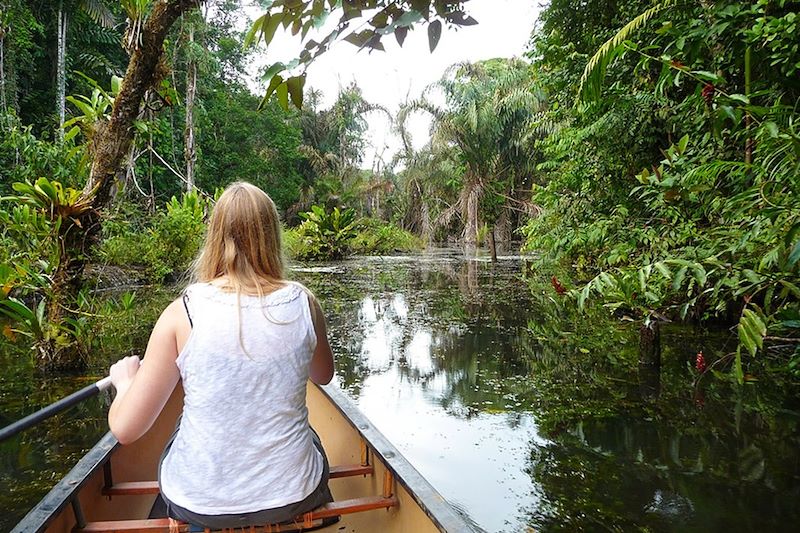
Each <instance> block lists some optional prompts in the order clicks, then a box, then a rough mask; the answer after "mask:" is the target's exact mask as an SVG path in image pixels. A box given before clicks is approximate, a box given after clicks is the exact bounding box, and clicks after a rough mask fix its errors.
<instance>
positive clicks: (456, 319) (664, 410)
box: [305, 253, 800, 531]
mask: <svg viewBox="0 0 800 533" xmlns="http://www.w3.org/2000/svg"><path fill="white" fill-rule="evenodd" d="M342 269H343V270H342V272H340V273H339V274H338V275H337V276H336V277H335V279H334V278H332V277H325V276H321V277H313V276H312V277H308V278H305V281H306V282H307V283H308V284H309V285H310V286H311V287H312V288H313V289H315V290H317V287H320V288H322V290H327V291H329V293H332V292H337V291H344V292H346V293H347V296H346V300H337V299H336V298H334V299H333V300H332V301H331V300H326V307H327V308H328V311H329V315H330V322H331V330H332V333H333V336H334V337H335V338H336V342H337V346H338V347H340V348H341V349H342V350H341V351H339V352H337V357H338V360H337V365H338V366H337V375H338V378H337V379H338V380H339V383H340V385H341V386H342V387H343V388H345V389H346V390H347V391H348V392H349V393H350V394H351V395H352V396H353V397H354V398H356V399H357V400H359V402H360V405H361V406H362V408H363V409H364V410H365V411H367V412H368V415H370V416H372V418H373V420H374V421H375V423H376V425H378V426H379V428H380V429H382V430H383V431H384V432H386V433H389V434H390V435H389V436H390V438H392V440H395V441H399V443H398V444H399V445H400V447H401V449H402V450H403V451H404V453H407V454H408V455H410V456H411V458H412V460H414V461H415V464H417V465H418V467H419V468H420V469H421V470H422V471H423V474H425V475H427V476H428V477H430V478H431V481H433V482H434V485H435V486H437V487H438V488H439V489H440V490H441V491H442V492H443V493H444V495H445V497H448V498H449V499H453V500H456V501H457V503H461V504H462V505H463V506H464V507H465V508H467V509H469V510H470V511H469V512H470V513H471V514H472V516H473V517H474V518H475V519H476V520H477V522H478V523H480V524H481V525H482V526H483V527H485V528H487V529H489V530H501V529H503V530H509V531H515V530H519V528H522V527H524V526H523V525H524V524H527V525H530V526H533V527H535V528H536V529H537V530H538V529H541V530H570V531H576V530H586V531H593V530H607V529H610V530H631V529H639V528H651V529H653V530H672V531H682V530H696V531H707V530H714V529H720V528H722V527H725V528H730V529H733V530H738V529H742V528H750V529H753V528H755V529H760V528H761V527H763V526H764V524H770V527H771V528H772V529H776V530H782V529H783V530H786V529H791V528H792V526H791V524H796V523H797V519H798V509H797V508H796V506H795V505H794V503H793V502H795V501H798V497H799V496H800V492H798V491H799V490H800V464H798V460H799V455H800V454H798V444H800V440H798V418H797V415H796V411H797V406H794V407H792V406H790V405H788V404H787V402H788V403H791V402H792V398H797V394H796V393H795V394H792V389H791V387H790V386H789V385H787V384H781V383H773V386H771V387H761V386H759V385H758V384H752V385H751V386H750V387H749V388H747V389H746V390H745V391H743V392H742V393H740V394H739V395H738V396H737V393H736V390H735V388H734V387H732V386H731V384H729V383H728V382H726V381H720V380H713V379H706V380H705V381H704V383H703V388H700V389H699V390H698V391H695V390H694V389H693V386H692V383H693V378H694V374H693V373H692V370H691V369H690V366H691V365H690V364H688V363H690V362H691V361H693V359H694V357H695V355H696V353H697V351H698V350H699V349H704V350H706V353H713V352H714V351H715V349H716V350H720V349H722V348H724V346H722V344H723V343H724V338H720V337H719V335H715V334H706V333H704V332H702V331H694V330H690V329H688V328H679V327H675V326H673V327H671V328H665V330H664V332H663V335H664V340H663V343H664V358H663V359H664V364H663V366H662V368H661V369H660V370H659V369H653V368H643V367H640V366H639V364H638V353H637V344H636V340H637V336H636V332H635V331H632V330H631V328H630V327H627V326H626V325H624V324H620V323H619V322H618V321H616V320H609V319H608V316H607V313H606V312H605V310H603V309H599V310H593V311H590V313H589V314H588V315H581V314H578V313H577V312H576V311H575V310H574V307H573V306H571V305H569V304H568V303H566V302H565V301H564V299H561V298H559V297H558V296H557V295H556V294H555V292H554V291H553V289H552V287H551V286H550V285H549V283H546V284H544V283H540V284H537V283H531V284H530V285H529V284H527V283H525V282H523V281H522V280H521V279H520V278H521V275H520V271H521V261H519V260H517V261H505V262H504V261H501V262H500V263H499V264H498V265H491V264H489V263H488V261H486V260H485V259H483V258H480V257H477V258H476V257H474V256H470V257H463V256H459V255H457V254H456V253H444V254H438V255H437V254H434V255H432V256H421V257H410V258H405V259H399V260H396V261H394V262H388V261H380V262H378V261H374V262H369V261H363V260H357V261H354V262H351V263H349V264H347V263H345V264H343V266H342ZM331 284H333V285H336V286H337V287H339V288H336V289H331V288H330V285H331ZM342 287H346V289H344V288H342ZM331 307H333V312H331ZM376 401H379V402H380V403H381V405H380V408H373V407H371V406H370V404H371V403H373V402H376ZM795 403H796V400H795ZM397 404H400V405H397ZM403 404H405V405H403ZM415 409H416V411H414V410H415ZM781 409H783V411H781ZM407 411H414V412H413V413H409V412H407ZM781 412H783V414H781ZM792 413H794V414H792ZM420 418H423V419H428V422H427V425H426V422H425V421H424V420H422V421H420V420H419V419H420ZM381 419H384V420H389V421H391V422H385V421H384V422H381ZM489 420H492V421H494V422H492V423H489V422H487V421H489ZM382 424H383V425H382ZM397 426H402V427H400V428H399V429H398V428H397ZM441 428H446V430H445V429H441ZM487 428H488V429H487ZM444 431H449V432H450V433H449V434H445V433H444ZM485 431H490V432H492V434H491V435H489V436H488V437H487V436H485V435H478V434H477V433H479V432H485ZM410 433H413V437H410V436H409V434H410ZM425 433H430V435H425ZM454 433H455V434H454ZM487 438H488V439H495V440H496V441H497V442H499V443H502V442H503V441H506V442H509V443H510V442H516V441H517V440H522V439H526V442H527V445H526V446H527V449H528V452H527V454H525V455H526V456H525V458H524V459H520V460H519V461H516V460H515V459H513V457H511V458H510V457H509V456H506V455H505V454H508V451H506V450H503V449H501V447H500V446H501V445H499V444H495V445H494V447H489V446H487V445H486V444H485V439H487ZM426 446H433V447H435V448H437V450H436V451H435V452H431V451H429V450H428V451H423V450H420V448H423V447H426ZM471 446H475V447H476V448H478V449H480V450H481V451H482V453H483V454H484V455H480V454H472V455H470V454H469V450H468V448H470V447H471ZM465 450H466V451H465ZM487 453H488V454H490V455H491V454H497V455H503V457H502V458H501V459H499V460H500V461H505V462H503V463H502V464H499V465H493V464H492V461H493V460H496V459H497V458H496V457H494V458H493V457H486V456H485V454H487ZM511 455H513V454H511ZM434 456H435V458H438V459H439V460H440V461H441V462H442V465H440V466H437V467H433V466H429V465H427V464H426V462H435V458H434ZM467 457H469V461H472V463H469V462H468V461H467ZM478 462H484V463H486V464H485V465H484V467H486V468H487V469H488V468H492V467H500V468H503V469H508V470H509V471H513V470H514V469H516V468H519V469H523V470H524V471H525V472H527V474H526V475H527V476H528V477H529V479H530V481H529V484H528V485H527V488H524V487H523V485H522V484H521V483H520V482H519V480H514V479H512V478H513V473H514V472H509V473H508V475H507V476H506V478H502V476H501V479H499V481H498V483H501V484H503V483H505V482H506V481H508V484H507V485H505V490H506V491H507V493H508V494H507V496H505V497H503V496H496V495H492V494H488V492H487V491H489V490H490V489H489V484H490V483H491V481H489V480H487V481H480V480H476V478H470V477H469V472H466V471H467V470H470V469H480V468H481V467H480V466H479V465H477V463H478ZM448 465H449V466H448ZM461 465H464V466H463V467H462V466H461ZM487 465H488V466H487ZM448 468H449V471H447V470H448ZM442 470H445V471H446V472H441V471H442ZM486 471H488V470H486ZM486 471H485V472H486ZM439 475H440V476H441V478H439V477H437V476H439ZM484 475H487V474H485V473H484ZM451 478H455V479H456V480H459V481H457V482H452V480H451ZM509 480H511V481H509ZM470 483H474V484H475V486H474V487H472V488H471V492H472V493H477V496H475V499H474V500H472V501H471V502H470V498H471V497H472V495H471V493H470V489H469V488H465V487H464V486H465V485H469V484H470ZM456 485H460V486H456ZM448 491H449V492H448ZM500 494H502V491H501V492H500ZM481 495H483V497H484V499H491V498H497V499H498V500H501V501H497V500H494V501H490V502H489V503H486V504H485V505H482V504H481V503H480V501H479V500H480V496H481ZM509 499H510V500H511V501H507V500H509ZM504 500H505V501H504ZM515 500H516V501H515ZM465 502H470V503H469V505H464V503H465ZM497 515H502V516H501V517H500V518H499V519H498V516H497Z"/></svg>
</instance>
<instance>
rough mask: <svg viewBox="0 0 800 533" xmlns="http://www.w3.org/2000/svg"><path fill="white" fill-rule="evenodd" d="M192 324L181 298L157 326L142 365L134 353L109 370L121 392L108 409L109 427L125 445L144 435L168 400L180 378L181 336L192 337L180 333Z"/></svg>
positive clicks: (166, 312) (160, 319)
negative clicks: (179, 348) (177, 360)
mask: <svg viewBox="0 0 800 533" xmlns="http://www.w3.org/2000/svg"><path fill="white" fill-rule="evenodd" d="M184 322H185V323H186V324H184ZM188 327H189V326H188V318H187V317H186V312H185V311H184V309H183V306H182V305H181V302H180V300H176V301H175V302H172V303H171V304H170V305H169V306H167V308H166V309H165V310H164V312H163V313H162V314H161V317H160V318H159V319H158V322H156V325H155V327H153V332H152V334H151V335H150V341H149V342H148V343H147V350H146V351H145V356H144V359H143V360H142V362H141V366H140V365H139V358H138V357H135V356H134V357H126V358H124V359H121V360H120V361H118V362H117V363H115V364H114V365H113V366H112V367H111V370H110V372H109V373H110V375H111V380H112V381H113V383H114V387H115V388H116V389H117V395H116V397H115V398H114V402H113V403H112V404H111V409H109V411H108V426H109V428H111V433H113V434H114V436H115V437H116V438H117V440H118V441H119V442H120V443H121V444H129V443H131V442H134V441H135V440H137V439H138V438H139V437H141V436H142V435H144V434H145V432H147V430H148V429H150V427H151V426H152V425H153V422H155V420H156V418H157V417H158V415H159V413H161V409H163V407H164V405H165V404H166V403H167V400H168V399H169V397H170V395H171V394H172V391H173V390H174V389H175V385H176V384H177V383H178V379H180V372H179V371H178V366H177V365H176V364H175V359H176V357H177V356H178V337H179V336H180V337H183V338H184V339H185V337H186V336H188V334H186V335H179V333H184V332H183V331H182V330H183V329H186V328H188Z"/></svg>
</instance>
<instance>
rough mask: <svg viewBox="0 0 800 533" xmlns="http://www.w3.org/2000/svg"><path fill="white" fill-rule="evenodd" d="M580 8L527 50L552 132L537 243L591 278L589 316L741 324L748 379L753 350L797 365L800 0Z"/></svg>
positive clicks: (530, 241)
mask: <svg viewBox="0 0 800 533" xmlns="http://www.w3.org/2000/svg"><path fill="white" fill-rule="evenodd" d="M570 4H571V3H570V2H566V1H554V2H552V3H551V5H550V6H549V7H548V8H547V9H546V10H545V11H544V12H543V14H542V23H541V26H540V27H539V28H538V30H537V31H536V32H535V33H534V35H533V37H532V40H531V52H530V56H531V57H532V58H533V60H534V64H535V65H536V66H537V71H538V72H539V75H540V78H539V81H540V83H541V86H542V88H543V89H544V90H545V91H546V93H547V94H548V95H549V97H550V98H551V99H552V100H553V103H552V106H551V110H550V111H549V114H550V117H551V119H552V121H553V123H554V124H556V127H555V130H554V131H553V132H552V133H551V134H550V135H548V136H547V137H546V138H545V139H543V140H541V141H540V142H539V143H538V147H539V149H540V150H541V153H542V155H541V157H540V159H539V161H538V165H537V181H538V185H537V186H536V187H535V189H534V192H533V198H534V201H535V202H536V203H537V204H538V205H539V206H540V207H541V208H542V209H543V213H542V215H541V216H539V217H536V218H533V219H531V220H530V222H529V223H528V225H527V226H526V228H525V235H526V237H527V247H528V248H529V249H532V250H540V251H542V252H543V256H542V261H543V262H547V261H551V260H552V261H557V262H566V263H568V264H571V265H573V266H574V268H575V269H576V271H577V273H578V275H579V277H582V278H583V279H585V280H588V283H584V284H581V285H579V286H577V287H576V288H575V290H574V291H573V294H574V295H575V296H576V297H577V299H578V301H579V303H580V304H581V305H584V304H585V302H587V301H588V300H590V299H595V298H597V299H599V300H600V301H602V302H604V303H605V304H606V305H608V306H609V307H610V308H611V309H613V310H616V311H618V312H619V313H620V315H628V316H632V317H634V318H639V319H642V320H643V321H644V324H645V325H646V326H647V327H657V326H655V324H656V323H657V322H659V321H663V320H669V319H673V320H674V319H678V320H689V319H692V320H705V321H708V320H718V321H722V323H725V324H730V323H734V324H736V323H738V326H737V331H738V332H737V335H738V339H739V345H738V348H737V349H736V350H735V352H734V353H732V354H730V359H731V360H732V361H733V372H734V375H735V376H736V378H737V379H738V381H739V382H740V383H741V382H742V381H743V380H744V377H745V368H746V360H743V356H744V355H745V354H747V355H749V356H755V355H757V354H759V353H764V352H766V353H770V354H773V355H777V356H778V357H777V359H776V360H777V361H778V364H779V365H783V366H784V368H785V369H787V370H792V371H794V372H797V369H798V365H799V364H800V345H799V344H798V333H800V321H798V319H800V306H799V305H798V302H799V301H800V289H798V284H800V264H798V263H800V261H799V260H800V209H798V207H797V205H798V204H797V197H798V196H797V195H798V192H800V190H799V189H800V178H799V177H798V171H800V136H798V133H799V132H798V117H800V115H798V105H800V84H798V77H797V75H796V73H797V69H798V65H800V50H798V45H797V42H798V35H800V31H799V30H798V28H797V6H798V4H797V2H789V1H782V0H778V1H768V0H761V1H758V2H753V3H739V2H729V1H725V2H714V3H710V4H707V3H689V4H681V5H674V6H672V4H673V3H671V2H667V1H664V2H660V3H658V4H656V5H655V6H653V5H652V4H650V3H647V2H633V3H629V4H626V5H625V6H624V7H621V8H618V7H616V5H615V4H614V5H612V4H608V3H604V2H589V3H587V4H586V5H585V6H583V7H581V8H580V9H574V7H572V6H571V5H570ZM670 6H672V7H671V8H670V9H666V8H667V7H670ZM620 28H622V29H620ZM584 66H585V68H584ZM722 363H725V361H722Z"/></svg>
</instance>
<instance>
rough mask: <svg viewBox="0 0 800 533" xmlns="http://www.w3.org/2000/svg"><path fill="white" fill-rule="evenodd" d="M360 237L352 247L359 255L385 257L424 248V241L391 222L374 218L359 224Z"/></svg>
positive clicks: (358, 236) (356, 237)
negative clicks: (394, 253)
mask: <svg viewBox="0 0 800 533" xmlns="http://www.w3.org/2000/svg"><path fill="white" fill-rule="evenodd" d="M358 229H359V232H358V235H356V236H355V238H354V239H353V241H352V243H351V246H352V248H353V251H354V252H355V253H357V254H364V255H367V254H374V255H384V254H390V253H393V252H407V251H411V250H418V249H420V248H422V246H423V243H422V240H421V239H420V238H419V237H417V236H416V235H414V234H413V233H410V232H408V231H406V230H404V229H402V228H399V227H398V226H396V225H395V224H392V223H391V222H383V221H381V220H376V219H373V218H366V219H362V220H361V221H360V222H359V227H358Z"/></svg>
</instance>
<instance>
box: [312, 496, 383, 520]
mask: <svg viewBox="0 0 800 533" xmlns="http://www.w3.org/2000/svg"><path fill="white" fill-rule="evenodd" d="M397 503H398V502H397V498H384V497H383V496H366V497H364V498H354V499H352V500H341V501H338V502H332V503H327V504H325V505H323V506H322V507H320V508H318V509H314V511H313V512H312V516H313V518H315V519H316V518H327V517H329V516H341V515H343V514H352V513H360V512H362V511H371V510H373V509H388V508H389V507H396V506H397Z"/></svg>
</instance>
